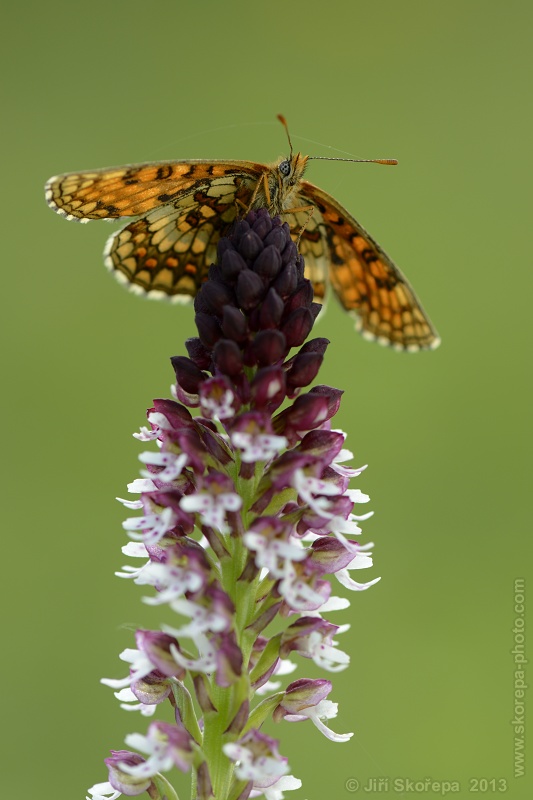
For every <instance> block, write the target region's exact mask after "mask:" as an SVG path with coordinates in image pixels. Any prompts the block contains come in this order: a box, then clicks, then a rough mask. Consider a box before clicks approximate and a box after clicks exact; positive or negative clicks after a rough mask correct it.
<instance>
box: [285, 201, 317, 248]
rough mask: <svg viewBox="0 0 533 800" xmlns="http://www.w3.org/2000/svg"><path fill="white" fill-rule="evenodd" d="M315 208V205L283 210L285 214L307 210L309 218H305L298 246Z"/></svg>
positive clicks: (299, 232)
mask: <svg viewBox="0 0 533 800" xmlns="http://www.w3.org/2000/svg"><path fill="white" fill-rule="evenodd" d="M314 210H315V206H299V207H298V208H285V209H284V210H283V213H284V214H295V213H296V212H297V211H306V212H307V219H306V220H305V222H304V224H303V225H302V227H301V228H300V230H299V231H298V237H297V239H296V242H295V244H296V247H299V245H300V239H301V238H302V233H303V232H304V231H305V229H306V228H307V226H308V224H309V221H310V219H311V217H312V216H313V211H314Z"/></svg>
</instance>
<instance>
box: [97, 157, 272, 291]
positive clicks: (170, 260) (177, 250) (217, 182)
mask: <svg viewBox="0 0 533 800" xmlns="http://www.w3.org/2000/svg"><path fill="white" fill-rule="evenodd" d="M255 183H257V179H256V178H255V175H254V174H253V173H252V175H251V176H250V174H249V173H248V172H242V171H241V172H240V173H238V174H237V173H235V172H233V173H232V174H227V175H224V176H221V177H218V178H211V179H210V180H209V181H207V182H206V181H205V180H204V183H201V184H200V185H199V184H198V183H197V184H195V185H194V186H192V187H190V188H188V189H182V190H181V191H180V194H179V197H177V198H176V199H175V200H174V201H173V202H172V203H171V204H167V205H162V206H159V207H157V208H155V209H154V210H152V211H150V212H149V213H147V214H144V216H142V217H141V218H140V219H136V220H134V221H133V222H130V223H129V224H128V225H126V227H125V228H123V229H122V230H120V231H118V232H117V233H115V234H113V235H112V236H111V237H110V238H109V241H108V243H107V246H106V250H105V263H106V266H107V267H108V268H109V269H110V270H111V271H112V272H114V274H115V276H116V277H117V278H118V279H119V280H120V281H121V282H123V283H125V284H129V285H130V286H131V288H132V289H133V291H136V292H139V293H141V294H143V293H147V294H148V295H149V296H151V297H153V298H157V297H162V296H164V295H167V296H169V297H170V298H171V299H174V300H184V299H188V298H190V297H194V296H195V295H196V293H197V291H198V289H199V288H200V286H201V285H202V283H203V282H204V281H205V280H206V279H207V274H208V271H209V267H210V265H211V264H212V263H214V262H215V261H216V247H217V243H218V240H219V239H220V237H221V236H222V235H223V234H224V233H225V232H226V231H227V230H228V228H229V226H230V225H231V223H232V222H233V221H234V220H235V217H236V216H237V214H238V213H239V211H241V210H242V208H243V207H245V206H246V205H247V203H248V202H249V200H250V198H251V195H252V192H253V189H254V185H255Z"/></svg>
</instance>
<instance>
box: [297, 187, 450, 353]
mask: <svg viewBox="0 0 533 800" xmlns="http://www.w3.org/2000/svg"><path fill="white" fill-rule="evenodd" d="M301 196H302V198H303V199H304V200H305V201H306V202H312V203H313V205H315V206H316V209H317V212H318V214H320V216H321V220H322V221H321V224H319V228H320V229H321V232H322V245H323V246H324V247H326V248H327V262H328V277H329V283H330V285H331V287H332V289H333V291H334V292H335V294H336V295H337V297H338V299H339V301H340V303H341V305H342V306H343V308H345V309H346V310H347V311H349V312H351V313H353V315H354V316H355V318H356V327H357V329H358V330H360V331H361V333H362V334H363V336H364V337H365V338H367V339H373V340H376V341H378V342H379V343H380V344H386V345H392V346H393V347H395V348H396V349H398V350H412V351H416V350H420V349H424V348H430V349H434V348H435V347H438V345H439V343H440V339H439V337H438V334H437V332H436V331H435V329H434V328H433V326H432V324H431V322H430V321H429V319H428V317H427V316H426V314H425V312H424V310H423V309H422V306H421V304H420V302H419V300H418V298H417V297H416V295H415V293H414V291H413V289H412V288H411V286H410V285H409V283H408V281H407V279H406V278H405V276H404V275H403V274H402V273H401V271H400V270H399V269H398V267H397V266H396V265H395V264H394V262H393V261H392V260H391V259H390V258H389V257H388V255H387V254H386V253H385V252H384V251H383V250H382V249H381V247H380V246H379V245H378V244H377V242H375V241H374V240H373V239H372V237H371V236H370V234H368V233H367V232H366V231H365V229H364V228H363V227H362V226H361V225H360V224H359V223H358V222H357V221H356V220H355V219H354V218H353V217H352V216H351V215H350V214H349V212H348V211H346V209H344V208H343V207H342V206H341V205H340V204H339V203H338V202H337V201H336V200H335V199H334V198H333V197H331V196H330V195H328V194H327V193H326V192H324V191H322V190H321V189H319V188H318V187H316V186H313V185H312V184H310V183H307V181H304V182H302V191H301Z"/></svg>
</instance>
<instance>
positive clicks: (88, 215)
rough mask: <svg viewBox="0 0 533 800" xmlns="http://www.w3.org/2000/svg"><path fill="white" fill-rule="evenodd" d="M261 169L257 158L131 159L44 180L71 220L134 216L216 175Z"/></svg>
mask: <svg viewBox="0 0 533 800" xmlns="http://www.w3.org/2000/svg"><path fill="white" fill-rule="evenodd" d="M261 170H262V167H261V164H254V163H253V162H248V161H220V162H214V161H210V160H207V159H205V160H204V159H202V160H200V159H198V160H195V161H178V162H175V161H162V162H160V163H157V164H133V165H130V166H125V167H116V168H110V169H102V170H94V171H92V172H80V173H69V174H67V175H58V176H57V177H55V178H51V179H50V180H49V181H48V183H47V184H46V199H47V201H48V204H49V205H50V207H51V208H53V209H54V211H57V212H58V213H59V214H62V215H63V216H65V217H67V218H68V219H79V220H82V221H86V220H90V219H115V218H116V217H135V216H138V215H140V214H146V213H147V212H148V211H151V210H152V209H154V208H157V207H158V206H161V205H163V204H166V203H170V202H172V201H173V200H175V199H179V198H180V197H181V196H182V194H183V193H184V192H187V191H191V190H194V188H195V187H197V186H206V185H208V184H209V182H210V181H212V180H216V179H218V178H222V177H228V178H231V176H233V175H242V174H243V173H245V174H246V175H248V176H250V177H251V178H252V180H254V178H255V182H257V180H258V178H259V176H260V175H261Z"/></svg>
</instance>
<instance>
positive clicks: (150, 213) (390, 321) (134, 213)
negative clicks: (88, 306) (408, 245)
mask: <svg viewBox="0 0 533 800" xmlns="http://www.w3.org/2000/svg"><path fill="white" fill-rule="evenodd" d="M278 119H280V121H281V122H282V124H283V125H284V126H285V129H286V131H287V136H288V129H287V124H286V122H285V120H284V118H283V117H281V115H280V116H279V117H278ZM288 138H289V146H290V155H289V156H288V157H286V158H280V159H278V161H276V162H274V163H272V164H259V163H256V162H253V161H225V160H209V159H195V160H190V161H162V162H156V163H146V164H133V165H130V166H123V167H116V168H109V169H98V170H94V171H91V172H74V173H67V174H65V175H58V176H56V177H54V178H50V180H49V181H48V182H47V184H46V199H47V201H48V204H49V205H50V207H51V208H53V210H54V211H56V212H57V213H58V214H61V215H62V216H63V217H65V218H66V219H69V220H77V221H79V222H88V221H89V220H94V219H107V220H112V219H116V218H118V217H134V218H135V219H133V221H130V222H128V224H127V225H126V226H125V227H124V228H122V229H121V230H119V231H117V232H116V233H113V234H112V235H111V236H110V238H109V240H108V242H107V245H106V248H105V251H104V258H105V264H106V266H107V267H108V268H109V269H110V270H111V271H112V272H113V274H114V275H115V276H116V278H117V279H118V280H119V281H120V282H121V283H124V284H126V285H128V287H129V288H130V289H131V290H133V291H134V292H136V293H137V294H142V295H147V296H148V297H151V298H165V297H169V298H170V299H171V300H174V301H178V302H179V301H184V300H188V299H190V298H192V297H194V296H195V295H196V293H197V292H198V290H199V288H200V286H201V285H202V283H203V282H204V281H205V280H207V274H208V270H209V267H210V265H211V264H212V263H214V262H215V261H216V247H217V242H218V240H219V239H220V237H221V236H223V235H225V233H226V232H227V231H228V229H229V228H230V226H231V224H232V223H233V222H234V220H235V219H236V218H237V217H238V216H240V215H241V214H242V213H243V212H244V211H246V210H247V209H250V208H260V207H266V208H267V209H268V211H269V213H270V214H272V215H276V214H279V215H281V216H282V218H283V219H284V220H286V221H287V222H288V224H289V227H290V230H291V235H292V236H293V238H294V240H295V241H297V243H298V247H299V251H300V253H301V255H302V256H303V258H304V261H305V265H306V272H305V274H306V277H307V278H309V280H310V281H311V282H312V285H313V289H314V292H315V300H317V301H318V302H323V301H324V299H325V296H326V291H327V286H328V284H329V285H330V286H331V288H332V289H333V292H334V293H335V294H336V296H337V297H338V299H339V301H340V303H341V305H342V306H343V308H344V309H346V311H348V312H349V313H350V314H352V315H353V316H354V317H355V319H356V328H357V329H358V330H359V331H360V332H361V333H362V335H363V336H364V337H365V338H366V339H369V340H375V341H377V342H379V343H380V344H384V345H390V346H392V347H393V348H394V349H396V350H405V351H409V352H415V351H418V350H423V349H434V348H435V347H437V346H438V345H439V343H440V339H439V337H438V334H437V332H436V331H435V328H434V327H433V325H432V324H431V322H430V321H429V319H428V317H427V315H426V313H425V312H424V310H423V309H422V306H421V304H420V302H419V300H418V298H417V296H416V295H415V293H414V291H413V289H412V288H411V286H410V285H409V283H408V281H407V279H406V278H405V277H404V275H403V274H402V273H401V272H400V270H399V269H398V267H397V266H396V265H395V264H394V263H393V261H392V260H391V259H390V258H389V257H388V256H387V255H386V253H385V252H384V251H383V250H382V249H381V247H380V246H379V244H378V243H377V242H376V241H374V239H372V237H371V236H370V234H368V233H367V232H366V231H365V229H364V228H363V227H362V226H361V225H360V224H359V223H358V222H357V221H356V220H355V219H354V217H352V216H351V214H350V213H349V212H348V211H346V209H344V208H343V207H342V206H341V205H340V203H338V202H337V201H336V200H335V199H334V198H333V197H331V195H329V194H327V193H326V192H325V191H323V190H322V189H319V188H318V187H317V186H314V185H313V184H312V183H308V182H307V181H305V180H303V175H304V172H305V170H306V167H307V162H308V161H309V160H310V157H309V156H304V155H302V154H301V153H293V150H292V145H291V142H290V137H288ZM332 160H336V159H332ZM341 160H343V159H341ZM376 161H377V163H396V162H395V161H393V160H389V159H376Z"/></svg>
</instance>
